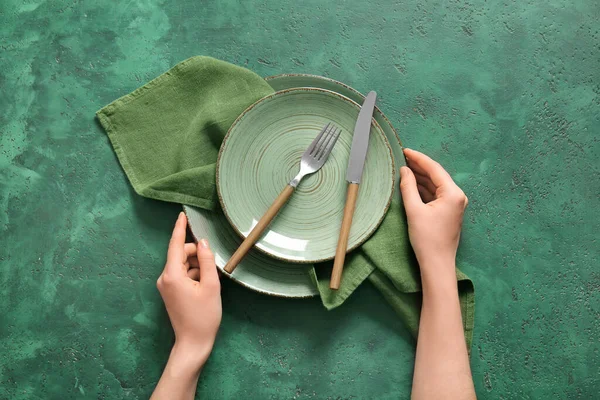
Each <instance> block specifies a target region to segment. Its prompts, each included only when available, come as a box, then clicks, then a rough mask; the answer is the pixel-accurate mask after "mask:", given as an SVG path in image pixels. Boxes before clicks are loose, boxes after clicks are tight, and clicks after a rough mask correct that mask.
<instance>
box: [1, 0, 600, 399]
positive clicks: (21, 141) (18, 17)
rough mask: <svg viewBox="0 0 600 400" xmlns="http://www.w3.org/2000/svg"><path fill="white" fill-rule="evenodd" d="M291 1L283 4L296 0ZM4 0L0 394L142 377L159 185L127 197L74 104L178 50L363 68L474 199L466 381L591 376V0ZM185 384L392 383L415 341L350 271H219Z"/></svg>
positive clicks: (597, 307) (599, 122)
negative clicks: (327, 280) (262, 283)
mask: <svg viewBox="0 0 600 400" xmlns="http://www.w3.org/2000/svg"><path fill="white" fill-rule="evenodd" d="M299 3H300V4H299ZM113 4H116V2H108V1H105V2H97V1H77V0H75V1H59V0H57V1H48V2H42V1H40V2H33V1H17V0H3V1H2V2H1V3H0V111H1V112H0V204H1V207H2V212H0V398H2V399H4V398H11V399H30V398H44V399H46V398H60V399H64V398H84V397H85V398H144V397H147V396H148V395H149V393H150V392H151V390H152V388H153V386H154V384H155V382H156V380H157V379H158V377H159V374H160V371H161V368H162V366H163V364H164V362H165V360H166V357H167V355H168V351H169V346H170V341H171V340H172V334H171V331H170V327H169V324H168V320H167V318H166V314H165V312H164V311H163V309H162V303H161V300H160V298H159V295H158V292H157V291H156V289H155V286H154V284H155V279H156V277H157V276H158V274H159V271H160V270H161V268H162V263H163V259H164V252H165V247H166V243H167V239H168V236H169V231H170V228H171V225H172V223H173V221H174V220H175V217H176V214H177V212H178V210H179V207H177V206H174V205H167V204H162V203H159V202H155V201H151V200H146V199H143V198H141V197H138V196H136V195H135V194H134V193H133V192H132V190H131V189H130V187H129V184H128V182H127V180H126V178H125V176H124V174H123V172H122V171H121V169H120V167H119V164H118V162H117V160H116V158H115V156H114V154H113V151H112V149H111V147H110V145H109V143H108V139H107V137H106V135H105V134H104V132H103V131H102V130H101V128H100V127H99V126H98V125H97V123H96V121H95V120H94V112H95V111H96V110H97V109H99V108H100V107H101V106H103V105H105V104H107V103H109V102H110V101H112V100H114V99H115V98H116V97H118V96H121V95H124V94H126V93H128V92H130V91H131V90H133V89H135V88H136V87H138V86H140V85H141V84H143V83H144V82H146V81H148V80H149V79H151V78H153V77H155V76H157V75H158V74H160V73H161V72H163V71H165V70H166V69H168V68H169V67H170V66H172V65H174V64H175V63H177V62H178V61H181V60H183V59H185V58H188V57H189V56H192V55H196V54H205V55H211V56H214V57H217V58H222V59H224V60H226V61H230V62H234V63H238V64H240V65H244V66H247V67H249V68H251V69H253V70H255V71H256V72H258V73H259V74H262V75H265V76H266V75H271V74H277V73H282V72H308V73H315V74H324V75H327V76H331V77H333V78H336V79H339V80H342V81H345V82H347V83H348V84H350V85H352V86H354V87H356V88H357V89H359V90H362V91H366V90H369V89H375V90H377V91H378V93H379V95H380V101H379V104H380V106H381V108H382V109H383V111H384V112H385V113H386V114H387V115H388V116H389V117H390V118H391V119H392V122H393V123H394V124H395V125H396V126H397V127H398V128H399V130H400V132H401V136H402V139H403V140H404V142H405V144H406V145H407V146H410V147H413V148H417V149H422V150H424V151H425V152H427V153H429V154H431V155H432V156H433V157H435V158H436V159H438V160H439V161H440V162H441V163H442V164H443V165H445V166H446V167H447V168H448V170H449V171H450V172H451V173H452V174H453V176H454V177H455V178H456V180H457V182H458V183H459V184H460V185H461V186H462V187H463V188H464V189H465V192H466V193H467V194H468V196H469V198H470V206H469V210H468V213H467V217H466V223H465V228H464V238H463V243H462V247H461V249H460V253H459V262H460V265H461V266H462V269H463V270H464V271H465V272H466V273H467V274H468V275H469V276H470V277H471V278H472V279H473V281H474V282H475V286H476V292H477V306H476V322H475V335H474V339H473V352H472V365H473V373H474V379H475V385H476V388H477V391H478V393H479V395H480V397H481V398H493V399H515V398H582V399H591V398H595V397H596V396H597V393H598V392H599V388H600V378H599V377H598V373H599V372H598V371H599V366H600V354H599V344H598V343H599V340H600V337H599V331H600V329H599V326H598V325H599V322H598V321H599V317H600V316H599V311H600V292H599V291H600V272H599V270H598V267H599V265H598V261H599V260H598V253H599V252H598V247H599V245H598V240H597V239H596V238H597V236H598V232H599V231H600V224H599V222H598V208H599V201H598V198H599V195H600V183H599V178H598V176H599V173H600V171H599V167H598V165H599V162H598V159H599V157H600V145H599V143H598V140H599V139H598V137H599V134H598V130H599V129H600V62H599V58H598V54H599V50H600V49H599V45H598V43H599V42H600V26H599V24H598V19H599V18H600V5H599V4H598V3H597V2H596V1H595V0H580V1H574V2H572V1H571V2H569V1H537V2H533V1H529V2H522V1H484V0H472V1H471V2H462V1H445V2H439V1H431V0H423V1H415V0H409V1H405V2H400V3H398V4H393V2H390V1H383V0H376V1H373V2H364V1H361V2H359V1H352V2H351V1H346V2H338V5H335V6H333V5H331V6H327V5H325V3H324V2H321V1H302V2H294V1H286V2H284V1H278V2H276V1H261V2H246V1H241V0H237V1H236V0H229V1H191V0H165V1H162V2H153V1H127V2H121V3H119V6H115V5H113ZM223 303H224V318H223V326H222V329H221V334H220V337H219V339H218V343H217V345H216V348H215V351H214V353H213V356H212V358H211V359H210V361H209V363H208V365H207V366H206V368H205V371H204V374H203V376H202V378H201V382H200V385H199V395H200V397H202V398H210V399H213V398H214V399H218V398H233V397H237V398H261V399H267V398H290V399H291V398H328V397H330V398H344V399H345V398H376V397H377V398H397V397H400V398H407V397H408V393H409V390H410V381H411V369H412V364H413V357H414V356H413V352H414V344H413V343H412V341H411V340H412V339H411V338H410V337H409V335H408V334H407V333H406V331H405V330H404V328H403V327H402V325H401V324H400V322H399V321H398V320H397V318H396V317H395V315H394V314H393V312H392V311H391V310H390V309H389V307H388V306H387V304H386V303H385V301H384V300H383V299H381V298H380V297H379V295H378V294H377V292H376V291H375V290H374V289H372V288H371V287H369V286H365V287H363V288H361V289H360V290H359V291H358V292H357V293H356V294H355V295H354V296H353V297H352V298H351V300H350V301H349V302H348V303H347V304H345V305H344V306H343V307H342V308H341V309H339V310H336V311H333V312H326V311H324V310H323V309H322V307H321V306H320V304H319V301H318V300H317V299H314V300H303V301H286V300H281V299H274V298H269V297H263V296H260V295H258V294H255V293H252V292H250V291H247V290H245V289H243V288H241V287H238V286H237V285H235V284H233V283H232V282H224V285H223Z"/></svg>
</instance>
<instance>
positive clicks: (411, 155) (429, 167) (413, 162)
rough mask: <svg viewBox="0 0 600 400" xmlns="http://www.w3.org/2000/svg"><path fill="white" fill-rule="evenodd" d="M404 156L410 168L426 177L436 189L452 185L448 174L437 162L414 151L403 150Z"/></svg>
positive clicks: (452, 182)
mask: <svg viewBox="0 0 600 400" xmlns="http://www.w3.org/2000/svg"><path fill="white" fill-rule="evenodd" d="M404 155H405V156H406V158H407V159H408V162H409V165H410V166H411V168H415V170H416V171H417V173H420V174H423V175H426V176H428V177H429V178H430V179H431V182H433V184H434V185H435V186H436V187H442V186H444V185H454V181H453V180H452V178H451V177H450V174H448V172H446V170H445V169H444V168H443V167H442V166H441V165H440V164H438V163H437V162H435V161H433V160H432V159H431V158H429V157H427V156H426V155H425V154H423V153H421V152H418V151H416V150H411V149H404Z"/></svg>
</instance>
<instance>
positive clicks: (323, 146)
mask: <svg viewBox="0 0 600 400" xmlns="http://www.w3.org/2000/svg"><path fill="white" fill-rule="evenodd" d="M336 132H337V126H335V125H333V127H332V129H331V131H330V132H329V135H327V137H326V138H325V139H324V140H323V142H322V143H320V145H319V148H318V149H317V150H316V151H315V158H316V159H319V158H321V156H322V155H323V152H324V151H325V149H326V148H327V145H329V142H331V139H332V138H333V137H334V136H335V134H336Z"/></svg>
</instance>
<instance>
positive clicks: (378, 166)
mask: <svg viewBox="0 0 600 400" xmlns="http://www.w3.org/2000/svg"><path fill="white" fill-rule="evenodd" d="M266 80H267V82H268V83H269V84H270V85H271V87H273V89H274V90H275V91H276V93H274V94H273V95H270V96H267V97H265V98H263V99H261V100H259V101H258V102H257V103H255V104H253V105H252V106H250V107H248V109H247V110H246V111H244V113H243V114H242V115H241V116H240V117H239V118H238V120H237V121H236V122H235V123H234V125H233V126H232V128H231V129H230V131H229V132H228V134H227V137H226V139H225V141H224V142H223V145H222V146H221V151H220V153H219V159H218V161H217V188H218V192H219V200H220V202H221V206H222V209H223V212H219V213H215V212H210V211H206V210H202V209H199V208H195V207H190V206H184V210H185V212H186V214H187V216H188V221H189V225H190V228H191V231H192V234H193V235H194V236H195V237H196V239H200V238H207V239H208V240H209V242H210V244H211V249H212V250H213V252H214V254H215V260H216V263H217V266H218V267H219V269H221V270H222V269H223V267H224V266H225V264H226V263H227V260H228V259H229V258H230V257H231V255H232V254H233V253H234V252H235V250H236V249H237V247H238V246H239V245H240V243H241V242H242V240H243V238H244V237H245V236H246V235H247V234H248V233H249V232H250V230H251V229H252V228H253V227H254V225H255V224H256V222H257V221H258V220H259V219H260V217H261V216H262V215H263V214H264V212H265V211H266V210H267V208H268V207H269V206H270V205H271V203H272V202H273V200H274V199H275V198H276V197H277V195H278V194H279V192H280V191H281V189H282V188H283V187H284V186H285V185H286V184H287V183H288V182H289V181H290V180H291V178H293V177H294V176H295V175H296V174H297V172H298V166H299V160H300V157H301V155H302V153H303V152H304V150H305V149H306V147H307V146H308V145H309V144H310V142H311V141H312V140H313V139H314V137H315V136H316V134H317V133H318V132H319V131H320V130H321V128H322V127H323V125H325V123H327V122H330V121H331V122H333V123H335V124H336V125H337V126H339V127H341V128H342V134H341V135H340V138H339V140H338V143H336V146H335V147H334V149H333V151H332V153H331V155H330V158H329V159H328V161H327V162H326V164H325V165H324V166H323V168H322V169H321V170H320V171H318V172H317V173H316V174H314V175H312V176H309V177H307V178H305V180H303V181H302V182H301V184H300V185H299V186H298V189H297V190H296V192H295V193H294V194H293V196H292V198H291V199H290V201H289V202H288V203H287V204H286V206H285V207H284V208H283V209H282V210H281V211H280V213H279V214H278V215H277V217H276V218H275V220H274V221H273V222H272V224H271V225H270V226H269V228H268V229H267V231H266V232H265V233H264V234H263V236H262V238H261V239H260V240H259V241H258V242H257V243H256V245H255V247H254V249H253V250H252V251H250V252H249V253H248V255H246V257H245V258H244V259H243V261H242V262H241V263H240V265H239V266H238V267H237V268H236V269H235V271H234V272H233V273H232V274H231V278H232V279H234V280H235V281H237V282H239V283H240V284H242V285H244V286H246V287H248V288H250V289H252V290H256V291H258V292H261V293H265V294H269V295H274V296H282V297H310V296H315V295H317V294H318V291H317V288H316V286H315V283H314V282H313V281H312V279H311V275H310V269H311V268H312V264H313V263H318V262H323V261H326V260H331V259H332V258H333V257H334V255H335V250H336V245H337V240H338V235H339V229H340V225H341V221H342V212H343V208H344V203H345V195H346V187H347V186H346V185H347V184H346V182H345V179H344V177H345V175H346V165H347V162H348V157H349V154H350V145H351V143H352V132H353V131H354V124H355V122H356V118H357V116H358V113H359V111H360V105H359V104H362V102H363V100H364V96H363V95H362V94H360V93H359V92H357V91H356V90H354V89H352V88H350V87H348V86H346V85H344V84H343V83H341V82H337V81H334V80H332V79H328V78H324V77H320V76H314V75H278V76H274V77H269V78H267V79H266ZM402 165H405V161H404V156H403V154H402V147H401V144H400V140H399V138H398V135H397V134H396V131H395V130H394V128H393V127H392V125H391V124H390V122H389V120H388V119H387V118H386V117H385V115H383V113H382V112H381V110H379V109H378V108H375V111H374V114H373V121H372V127H371V135H370V139H369V150H368V153H367V160H366V164H365V169H364V175H363V179H362V182H361V185H360V190H359V196H358V202H357V205H356V211H355V215H354V220H353V224H352V229H351V231H350V240H349V243H348V249H349V251H350V250H352V249H353V248H356V247H358V246H360V245H361V244H362V243H363V242H364V241H365V240H367V239H368V238H369V236H370V235H371V234H372V233H373V232H374V231H375V229H377V227H378V226H379V224H380V223H381V221H382V219H383V217H384V216H385V213H386V211H387V208H388V206H389V204H390V201H391V200H392V198H394V197H398V196H399V193H398V190H397V183H398V174H397V170H398V168H399V167H400V166H402Z"/></svg>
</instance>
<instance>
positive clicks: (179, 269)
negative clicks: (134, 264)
mask: <svg viewBox="0 0 600 400" xmlns="http://www.w3.org/2000/svg"><path fill="white" fill-rule="evenodd" d="M186 224H187V218H186V216H185V214H184V213H180V214H179V218H178V219H177V222H176V223H175V228H174V229H173V235H172V237H171V242H170V243H169V250H168V254H167V263H166V265H165V269H164V271H163V272H162V274H161V275H160V277H159V278H158V281H157V282H156V286H157V287H158V290H159V291H160V294H161V296H162V298H163V301H164V303H165V306H166V308H167V312H168V314H169V319H170V320H171V325H172V326H173V330H174V331H175V345H174V346H173V348H174V351H175V350H177V351H176V353H177V354H182V355H185V358H186V362H187V363H191V364H194V366H195V367H197V368H198V369H199V368H201V367H202V365H203V364H204V362H206V359H207V358H208V356H209V355H210V352H211V351H212V347H213V344H214V342H215V338H216V335H217V331H218V329H219V325H220V323H221V316H222V309H221V285H220V282H219V276H218V274H217V268H216V266H215V258H214V256H213V254H212V252H211V251H210V248H209V247H208V242H207V241H206V240H205V239H203V240H201V241H200V242H199V243H198V245H196V244H195V243H185V234H186Z"/></svg>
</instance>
